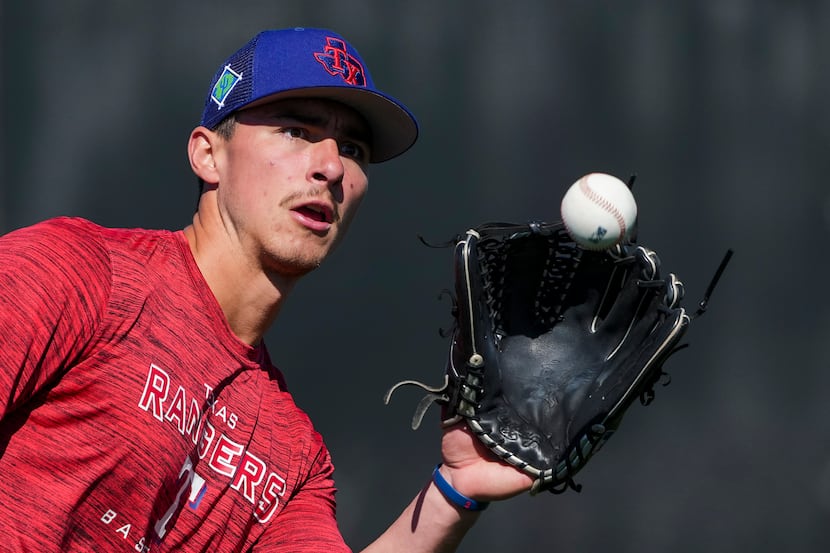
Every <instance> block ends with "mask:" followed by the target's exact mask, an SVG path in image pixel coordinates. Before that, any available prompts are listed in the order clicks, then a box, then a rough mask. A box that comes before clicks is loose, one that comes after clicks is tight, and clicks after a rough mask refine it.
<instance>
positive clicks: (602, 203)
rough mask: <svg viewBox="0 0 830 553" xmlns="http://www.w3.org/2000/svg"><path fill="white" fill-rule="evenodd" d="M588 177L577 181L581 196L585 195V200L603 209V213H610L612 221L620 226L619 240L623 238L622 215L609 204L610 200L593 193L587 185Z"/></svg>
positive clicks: (623, 222) (623, 221)
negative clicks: (614, 220)
mask: <svg viewBox="0 0 830 553" xmlns="http://www.w3.org/2000/svg"><path fill="white" fill-rule="evenodd" d="M589 177H590V175H589V176H588V177H585V178H584V179H581V180H580V181H579V188H580V190H582V192H583V194H585V196H587V198H588V199H589V200H591V201H592V202H594V203H595V204H597V205H598V206H599V207H601V208H602V209H604V210H605V211H607V212H608V213H610V214H611V216H612V217H614V219H616V220H617V224H618V225H619V226H620V239H622V238H623V237H624V236H625V219H624V218H623V216H622V213H620V210H619V209H617V208H616V207H615V206H614V204H612V203H611V202H610V200H608V199H607V198H605V197H603V196H602V195H601V194H599V193H598V192H596V191H594V190H593V189H592V188H591V187H590V186H589V185H588V178H589Z"/></svg>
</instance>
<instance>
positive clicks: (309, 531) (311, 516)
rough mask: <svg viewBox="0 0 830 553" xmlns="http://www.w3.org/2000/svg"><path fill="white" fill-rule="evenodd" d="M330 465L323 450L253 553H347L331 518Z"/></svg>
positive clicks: (333, 508) (332, 488)
mask: <svg viewBox="0 0 830 553" xmlns="http://www.w3.org/2000/svg"><path fill="white" fill-rule="evenodd" d="M333 472H334V466H333V465H332V462H331V456H330V455H329V453H328V450H326V449H325V447H323V449H322V450H321V451H320V453H319V455H318V456H317V459H316V460H315V462H314V467H313V470H312V475H311V476H310V477H309V479H308V480H307V481H306V482H305V483H304V484H303V485H302V486H301V487H300V489H299V491H297V492H296V493H295V494H294V495H293V496H292V497H291V498H290V499H289V500H288V503H287V504H286V506H285V507H284V508H283V510H282V511H281V512H280V514H279V515H278V516H277V518H276V519H275V520H273V521H272V522H271V524H270V525H269V527H268V529H267V530H266V531H265V533H264V534H263V535H262V537H261V538H260V539H259V541H258V543H257V544H256V545H255V546H254V547H253V550H252V551H253V553H351V549H350V548H349V547H348V546H347V545H346V543H345V542H344V541H343V536H342V535H341V534H340V530H339V529H338V527H337V519H336V517H335V511H336V507H335V499H334V495H335V491H336V490H335V487H334V479H333V476H332V475H333Z"/></svg>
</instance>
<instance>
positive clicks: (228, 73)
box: [210, 65, 242, 109]
mask: <svg viewBox="0 0 830 553" xmlns="http://www.w3.org/2000/svg"><path fill="white" fill-rule="evenodd" d="M241 80H242V73H237V72H236V71H234V70H233V69H231V66H230V65H226V66H225V70H224V71H222V74H221V75H219V78H218V79H217V80H216V84H215V85H213V91H212V92H211V93H210V98H211V99H212V100H213V101H214V102H216V104H217V105H218V106H219V109H222V108H223V107H225V100H226V99H227V97H228V94H230V93H231V90H233V87H235V86H236V83H238V82H239V81H241Z"/></svg>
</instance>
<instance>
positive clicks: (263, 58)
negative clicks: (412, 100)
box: [200, 27, 418, 163]
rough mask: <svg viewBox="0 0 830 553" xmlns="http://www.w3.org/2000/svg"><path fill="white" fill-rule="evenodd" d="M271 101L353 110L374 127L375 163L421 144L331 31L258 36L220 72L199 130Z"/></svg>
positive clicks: (408, 116) (414, 125)
mask: <svg viewBox="0 0 830 553" xmlns="http://www.w3.org/2000/svg"><path fill="white" fill-rule="evenodd" d="M272 98H273V99H274V100H278V99H285V98H325V99H330V100H334V101H337V102H340V103H342V104H344V105H346V106H349V107H351V108H352V109H354V110H355V111H357V112H358V113H360V114H361V115H362V116H363V118H364V119H365V120H366V122H367V123H368V124H369V128H370V130H371V132H372V145H371V146H372V152H371V158H370V160H369V161H370V162H372V163H380V162H381V161H387V160H389V159H392V158H393V157H396V156H398V155H400V154H402V153H404V152H405V151H406V150H408V149H409V148H410V147H411V146H412V145H413V144H414V143H415V140H416V139H417V138H418V122H417V121H416V120H415V117H414V116H413V115H412V113H410V111H409V110H408V109H407V108H406V106H404V105H403V104H402V103H400V102H399V101H398V100H396V99H394V98H392V97H391V96H389V95H388V94H384V93H383V92H381V91H379V90H378V89H377V88H375V84H374V82H373V81H372V77H371V76H370V75H369V70H368V68H367V67H366V64H365V63H364V62H363V60H362V59H361V57H360V54H358V53H357V50H355V49H354V47H352V45H350V44H349V43H348V42H346V40H345V39H344V38H343V37H342V36H340V35H338V34H337V33H335V32H333V31H329V30H326V29H306V28H299V27H298V28H295V29H281V30H270V31H263V32H261V33H259V34H258V35H256V36H255V37H254V38H253V39H251V40H250V42H248V43H247V44H246V45H245V46H243V47H242V48H240V49H239V50H238V51H237V52H236V53H234V54H233V55H232V56H231V57H230V58H228V59H227V60H226V61H225V63H223V64H222V66H221V67H220V68H219V69H218V70H217V71H216V74H215V75H214V77H213V80H212V81H211V85H210V91H209V93H208V97H207V100H205V111H204V113H203V114H202V121H201V123H200V124H201V125H203V126H205V127H207V128H209V129H215V128H216V126H217V125H219V123H220V122H221V121H222V120H223V119H225V118H226V117H227V116H228V115H230V114H231V113H233V112H235V111H237V110H239V109H241V108H244V107H246V106H250V105H251V104H254V103H256V102H259V101H260V100H266V101H267V100H270V99H272Z"/></svg>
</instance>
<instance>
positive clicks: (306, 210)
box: [294, 204, 334, 224]
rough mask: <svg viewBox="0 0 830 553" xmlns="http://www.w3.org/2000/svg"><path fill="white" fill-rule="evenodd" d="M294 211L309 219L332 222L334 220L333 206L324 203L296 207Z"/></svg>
mask: <svg viewBox="0 0 830 553" xmlns="http://www.w3.org/2000/svg"><path fill="white" fill-rule="evenodd" d="M294 211H296V212H297V213H299V214H300V215H302V216H303V217H305V218H306V219H309V220H311V221H317V222H319V223H328V224H331V223H333V222H334V213H333V212H332V210H331V208H329V207H328V206H326V205H322V204H306V205H302V206H299V207H296V208H294Z"/></svg>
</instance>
